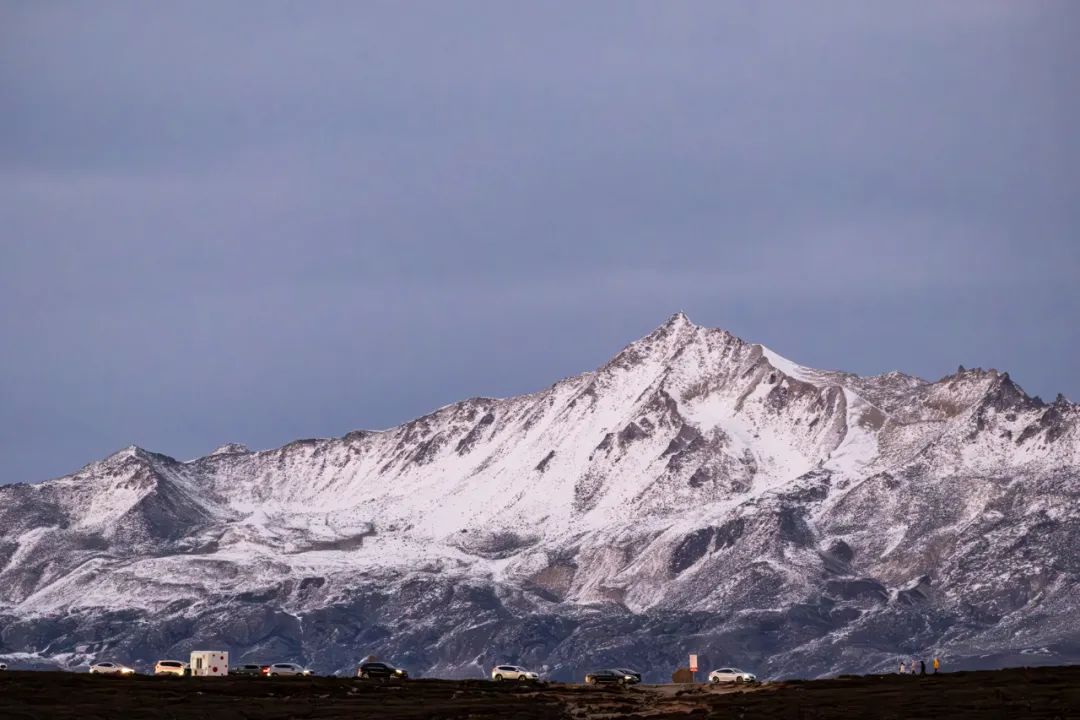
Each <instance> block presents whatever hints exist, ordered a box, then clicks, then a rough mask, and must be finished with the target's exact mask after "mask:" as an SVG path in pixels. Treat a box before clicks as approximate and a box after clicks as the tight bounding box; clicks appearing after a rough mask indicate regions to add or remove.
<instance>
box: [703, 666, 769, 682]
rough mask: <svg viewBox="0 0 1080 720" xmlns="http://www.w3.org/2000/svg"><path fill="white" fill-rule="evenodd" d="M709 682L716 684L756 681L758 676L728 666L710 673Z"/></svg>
mask: <svg viewBox="0 0 1080 720" xmlns="http://www.w3.org/2000/svg"><path fill="white" fill-rule="evenodd" d="M709 682H711V683H713V684H714V685H715V684H717V683H740V684H741V683H755V682H757V677H756V676H755V675H754V674H753V673H748V672H746V671H744V670H740V669H739V668H732V667H726V668H720V669H719V670H713V671H712V672H711V673H709Z"/></svg>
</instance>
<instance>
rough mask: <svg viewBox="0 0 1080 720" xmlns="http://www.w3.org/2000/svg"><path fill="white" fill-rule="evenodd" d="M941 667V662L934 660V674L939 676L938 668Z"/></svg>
mask: <svg viewBox="0 0 1080 720" xmlns="http://www.w3.org/2000/svg"><path fill="white" fill-rule="evenodd" d="M940 667H941V661H940V660H938V659H937V658H934V674H935V675H937V671H938V668H940Z"/></svg>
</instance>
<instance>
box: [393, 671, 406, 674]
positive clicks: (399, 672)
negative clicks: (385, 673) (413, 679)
mask: <svg viewBox="0 0 1080 720" xmlns="http://www.w3.org/2000/svg"><path fill="white" fill-rule="evenodd" d="M394 674H395V675H404V674H405V671H404V670H395V671H394Z"/></svg>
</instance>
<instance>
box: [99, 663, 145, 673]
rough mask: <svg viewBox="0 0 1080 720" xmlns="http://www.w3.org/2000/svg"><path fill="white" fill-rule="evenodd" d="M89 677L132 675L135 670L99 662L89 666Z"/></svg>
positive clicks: (125, 666) (116, 664)
mask: <svg viewBox="0 0 1080 720" xmlns="http://www.w3.org/2000/svg"><path fill="white" fill-rule="evenodd" d="M90 674H91V675H134V674H135V669H134V668H129V667H128V666H127V665H121V664H120V663H114V662H99V663H96V664H94V665H91V666H90Z"/></svg>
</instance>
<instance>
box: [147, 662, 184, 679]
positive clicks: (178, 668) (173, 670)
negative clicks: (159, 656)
mask: <svg viewBox="0 0 1080 720" xmlns="http://www.w3.org/2000/svg"><path fill="white" fill-rule="evenodd" d="M154 674H155V675H179V676H180V677H183V676H184V675H187V674H188V664H187V663H186V662H180V661H179V660H158V661H157V664H156V665H154Z"/></svg>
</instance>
